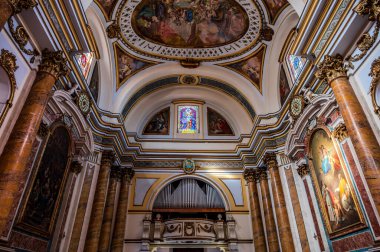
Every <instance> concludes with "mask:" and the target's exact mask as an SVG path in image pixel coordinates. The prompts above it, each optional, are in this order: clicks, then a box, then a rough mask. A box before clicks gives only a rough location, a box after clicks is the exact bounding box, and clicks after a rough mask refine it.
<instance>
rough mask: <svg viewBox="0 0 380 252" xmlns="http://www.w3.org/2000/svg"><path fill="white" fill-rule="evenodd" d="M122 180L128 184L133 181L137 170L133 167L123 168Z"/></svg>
mask: <svg viewBox="0 0 380 252" xmlns="http://www.w3.org/2000/svg"><path fill="white" fill-rule="evenodd" d="M121 175H122V180H123V181H125V182H126V183H127V184H130V183H131V180H132V178H133V176H134V175H135V171H134V170H133V169H132V168H124V169H121Z"/></svg>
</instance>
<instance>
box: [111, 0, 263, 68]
mask: <svg viewBox="0 0 380 252" xmlns="http://www.w3.org/2000/svg"><path fill="white" fill-rule="evenodd" d="M120 6H121V7H120V8H119V10H118V13H117V22H118V25H119V27H120V29H121V32H120V34H121V38H122V39H121V40H122V42H123V43H124V45H125V46H126V47H127V48H129V49H130V50H133V51H135V52H137V53H139V54H141V55H144V56H150V57H155V58H158V59H162V60H183V59H188V58H191V59H194V60H202V61H213V60H221V59H228V58H233V57H237V56H239V55H241V54H242V53H245V52H247V50H251V49H252V48H254V47H255V46H256V45H257V43H258V42H259V41H260V40H261V31H262V28H263V18H262V16H263V15H262V11H261V9H260V7H259V5H257V4H256V3H255V2H253V1H250V0H239V1H236V2H235V1H234V0H221V1H214V2H212V1H204V0H195V1H190V0H174V1H172V0H158V1H148V0H143V1H142V2H138V1H127V2H125V3H122V4H120Z"/></svg>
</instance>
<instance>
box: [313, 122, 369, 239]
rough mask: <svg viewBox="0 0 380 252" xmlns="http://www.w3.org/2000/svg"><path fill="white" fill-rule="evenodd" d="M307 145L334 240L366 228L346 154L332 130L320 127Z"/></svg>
mask: <svg viewBox="0 0 380 252" xmlns="http://www.w3.org/2000/svg"><path fill="white" fill-rule="evenodd" d="M307 142H308V144H307V146H308V150H307V153H308V156H309V165H310V168H311V169H310V171H311V176H312V180H313V184H314V188H315V192H316V195H317V199H318V203H319V208H320V210H321V213H322V215H323V220H324V223H325V226H326V229H327V231H328V233H329V235H330V238H334V237H338V236H342V235H344V234H347V233H351V232H354V231H356V230H359V229H362V228H364V227H366V224H365V220H364V217H363V213H362V210H361V208H360V206H359V203H358V197H357V195H356V193H355V190H354V188H353V184H352V181H351V178H350V175H349V173H348V171H347V167H346V165H345V163H344V161H343V157H342V153H340V151H339V149H338V148H337V146H336V144H335V143H334V141H333V139H332V138H331V133H330V131H329V130H328V129H327V128H325V127H317V128H316V129H314V130H313V131H312V132H311V133H310V135H309V137H308V140H307Z"/></svg>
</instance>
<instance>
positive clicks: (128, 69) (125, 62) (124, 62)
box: [119, 54, 133, 80]
mask: <svg viewBox="0 0 380 252" xmlns="http://www.w3.org/2000/svg"><path fill="white" fill-rule="evenodd" d="M132 62H133V60H132V59H131V58H129V57H128V55H125V54H124V55H121V56H120V65H119V69H120V74H119V75H120V76H119V78H120V80H123V79H125V78H126V77H127V76H128V75H130V74H131V73H132V71H133V68H132V66H131V63H132Z"/></svg>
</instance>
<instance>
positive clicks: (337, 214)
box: [322, 184, 344, 225]
mask: <svg viewBox="0 0 380 252" xmlns="http://www.w3.org/2000/svg"><path fill="white" fill-rule="evenodd" d="M322 197H323V200H324V202H325V204H326V207H327V214H328V217H329V220H330V221H331V222H335V225H338V224H339V222H341V221H343V220H344V218H343V209H342V206H341V204H340V203H339V200H338V199H337V198H336V197H335V195H334V193H333V192H332V191H331V190H330V189H329V188H328V187H327V186H326V184H323V185H322Z"/></svg>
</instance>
